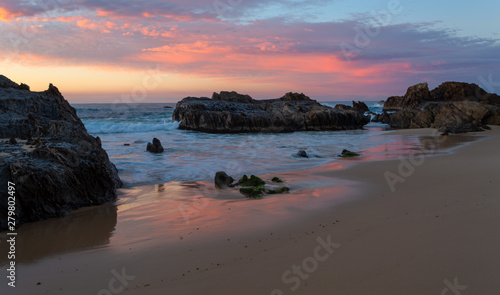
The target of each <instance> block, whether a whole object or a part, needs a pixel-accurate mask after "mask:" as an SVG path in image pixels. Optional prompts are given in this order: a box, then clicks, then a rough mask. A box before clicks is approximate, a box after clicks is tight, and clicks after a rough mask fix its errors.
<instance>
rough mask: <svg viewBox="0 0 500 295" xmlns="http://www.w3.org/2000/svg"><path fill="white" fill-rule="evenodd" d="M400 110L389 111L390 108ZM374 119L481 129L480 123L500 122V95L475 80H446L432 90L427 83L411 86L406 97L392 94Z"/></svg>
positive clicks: (408, 125)
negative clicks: (479, 84) (474, 81)
mask: <svg viewBox="0 0 500 295" xmlns="http://www.w3.org/2000/svg"><path fill="white" fill-rule="evenodd" d="M395 109H396V110H397V111H396V112H395V113H388V112H387V110H395ZM372 121H374V122H382V123H386V124H389V125H390V126H391V127H393V128H436V129H439V130H441V131H443V130H445V131H447V132H449V133H462V132H470V131H480V130H482V129H481V126H484V125H487V124H490V125H500V97H499V96H498V95H496V94H489V93H486V91H484V90H483V89H481V88H480V87H479V86H477V85H476V84H468V83H459V82H445V83H442V84H441V85H440V86H439V87H437V88H436V89H434V90H432V91H428V86H427V83H422V84H417V85H415V86H412V87H410V88H409V89H408V91H407V93H406V95H405V96H404V97H399V98H398V97H392V98H389V99H388V100H387V102H386V104H385V105H384V113H382V114H379V115H376V116H375V117H374V118H373V120H372Z"/></svg>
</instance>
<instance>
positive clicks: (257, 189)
mask: <svg viewBox="0 0 500 295" xmlns="http://www.w3.org/2000/svg"><path fill="white" fill-rule="evenodd" d="M265 191H266V189H265V188H264V186H262V185H259V186H251V187H242V188H240V193H241V194H243V195H245V196H246V197H247V198H251V199H256V198H260V197H262V196H263V195H264V193H265Z"/></svg>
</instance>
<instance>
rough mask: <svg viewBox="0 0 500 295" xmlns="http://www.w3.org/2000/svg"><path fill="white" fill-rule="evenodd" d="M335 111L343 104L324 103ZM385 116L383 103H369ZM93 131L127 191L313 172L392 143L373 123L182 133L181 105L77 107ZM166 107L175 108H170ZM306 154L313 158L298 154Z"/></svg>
mask: <svg viewBox="0 0 500 295" xmlns="http://www.w3.org/2000/svg"><path fill="white" fill-rule="evenodd" d="M321 103H322V104H324V105H327V106H331V107H334V106H335V105H336V104H338V103H342V104H346V105H351V102H350V101H349V102H321ZM365 103H366V104H367V105H368V106H369V108H370V110H371V111H373V112H375V113H380V112H381V111H382V106H381V105H378V104H377V102H374V101H367V102H365ZM73 106H74V107H75V109H76V110H77V113H78V116H79V117H80V118H81V120H82V121H83V123H84V124H85V126H86V128H87V131H88V132H89V133H90V134H91V135H93V136H99V137H100V138H101V141H102V145H103V148H104V149H105V150H106V151H107V152H108V155H109V157H110V159H111V161H112V162H113V163H114V164H115V165H116V167H117V168H118V171H119V174H120V178H121V179H122V181H123V183H124V186H125V187H132V186H138V185H145V184H157V183H162V182H170V181H196V180H207V179H212V178H213V177H214V175H215V172H217V171H226V172H227V173H228V174H229V175H232V176H233V177H235V178H238V177H241V176H242V175H243V174H248V175H250V174H262V173H272V172H283V171H291V170H299V169H304V168H313V167H316V166H320V165H323V164H326V163H330V162H334V161H338V160H339V158H338V154H339V153H340V152H341V151H342V150H343V149H348V150H351V151H363V150H367V149H370V148H374V147H377V146H379V145H382V144H385V143H388V142H390V141H392V140H393V139H392V138H391V137H390V136H379V135H381V134H383V133H386V132H387V130H386V126H385V125H383V124H380V123H373V122H372V123H369V124H368V125H366V126H365V128H364V129H363V130H351V131H322V132H293V133H279V134H267V133H246V134H206V133H201V132H197V131H186V130H179V129H178V122H172V113H173V110H174V108H175V103H163V104H162V103H146V104H73ZM165 106H168V107H171V108H165ZM154 137H156V138H158V139H159V140H160V141H161V143H162V145H163V147H164V148H165V152H164V153H162V154H151V153H149V152H147V151H146V145H147V143H148V142H151V141H152V139H153V138H154ZM299 150H305V151H306V152H307V153H308V155H309V156H310V158H300V157H297V156H296V154H297V152H298V151H299Z"/></svg>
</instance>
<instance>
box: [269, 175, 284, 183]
mask: <svg viewBox="0 0 500 295" xmlns="http://www.w3.org/2000/svg"><path fill="white" fill-rule="evenodd" d="M271 181H272V182H276V183H282V182H283V180H281V179H280V178H279V177H276V176H275V177H273V179H271Z"/></svg>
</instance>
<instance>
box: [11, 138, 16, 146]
mask: <svg viewBox="0 0 500 295" xmlns="http://www.w3.org/2000/svg"><path fill="white" fill-rule="evenodd" d="M9 144H11V145H15V144H17V140H16V139H15V138H14V137H12V138H11V139H9Z"/></svg>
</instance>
